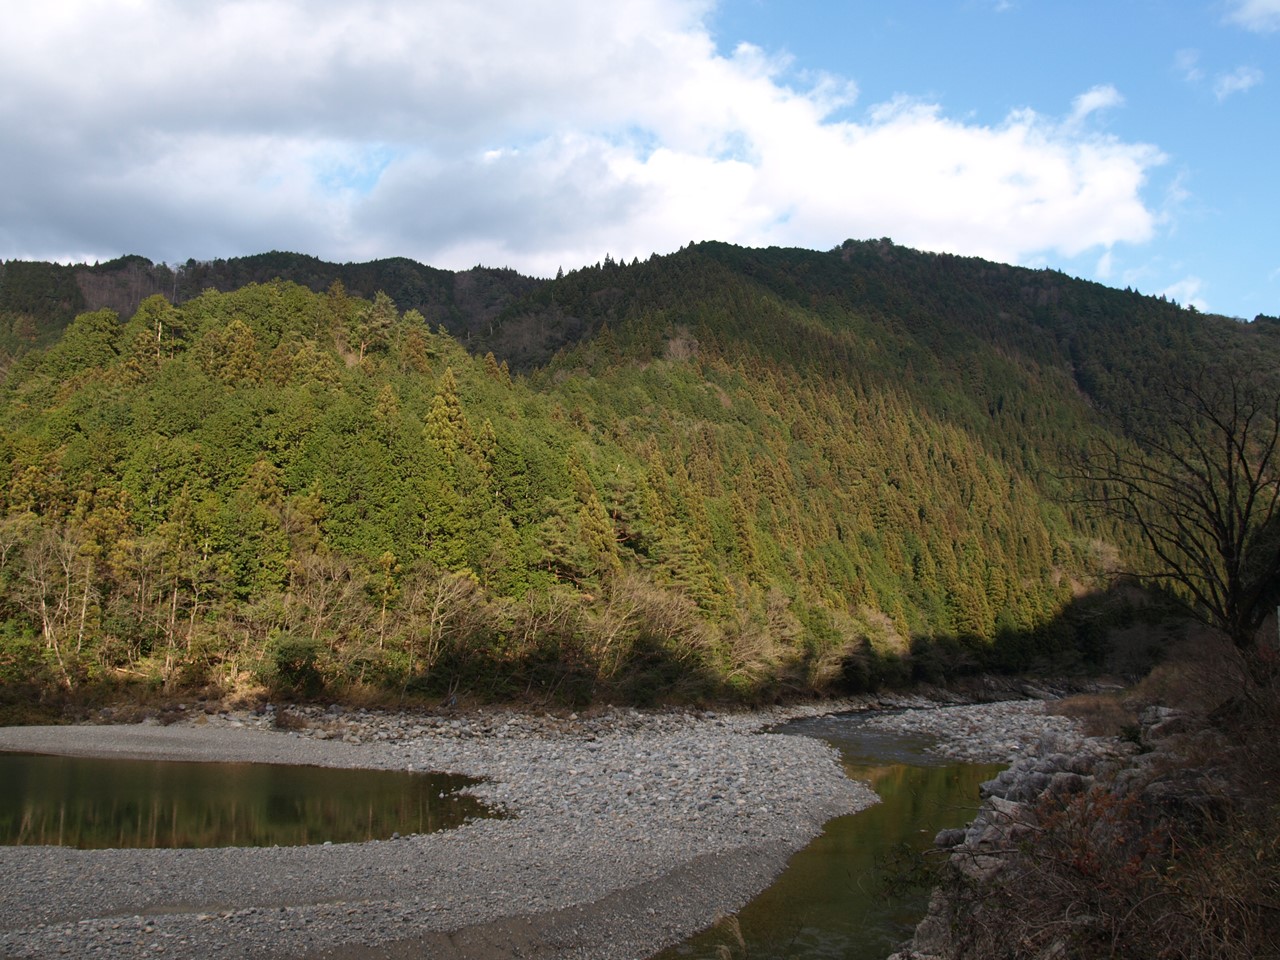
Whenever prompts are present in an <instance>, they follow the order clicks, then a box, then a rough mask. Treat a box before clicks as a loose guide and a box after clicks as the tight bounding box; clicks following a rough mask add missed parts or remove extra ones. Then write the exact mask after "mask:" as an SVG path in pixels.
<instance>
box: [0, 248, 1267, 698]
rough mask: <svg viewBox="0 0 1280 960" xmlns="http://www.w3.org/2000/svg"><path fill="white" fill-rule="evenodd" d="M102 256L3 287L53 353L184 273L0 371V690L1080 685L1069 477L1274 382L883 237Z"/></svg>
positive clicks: (1254, 334) (1144, 329)
mask: <svg viewBox="0 0 1280 960" xmlns="http://www.w3.org/2000/svg"><path fill="white" fill-rule="evenodd" d="M104 266H105V265H104ZM124 267H125V268H126V269H125V271H124V273H120V272H118V271H117V273H115V274H111V276H113V277H114V278H115V279H113V280H112V281H111V284H116V286H111V284H104V286H103V287H101V288H98V287H95V286H94V284H93V283H91V282H90V283H86V282H83V281H82V280H79V279H76V278H77V277H78V276H79V275H78V274H76V272H75V269H74V268H63V269H65V270H67V271H70V274H69V276H70V277H71V280H68V279H67V276H68V274H62V273H58V272H57V271H54V272H49V271H45V273H44V274H40V275H41V276H44V277H45V279H46V281H48V282H47V283H46V287H47V291H46V294H42V295H41V296H40V297H37V296H35V294H32V293H31V292H30V291H32V290H35V289H36V288H37V287H38V284H35V283H34V282H32V283H29V284H27V286H26V287H20V289H21V290H26V291H27V293H26V294H23V296H25V297H26V299H22V297H17V295H16V294H14V293H13V292H12V291H13V289H14V288H13V287H12V281H13V278H14V277H15V276H16V275H20V274H22V273H23V271H24V270H28V269H29V270H30V272H31V273H32V274H33V275H36V274H39V271H38V270H36V268H35V267H30V268H28V267H27V266H19V265H15V264H12V263H10V264H6V265H5V275H4V282H5V287H4V288H3V289H4V290H7V291H9V292H7V293H5V294H4V296H5V297H8V298H9V299H6V300H4V301H3V302H4V304H5V308H6V309H7V310H9V311H10V313H9V316H10V317H13V316H15V315H16V314H15V313H14V312H13V311H14V310H16V309H19V308H20V309H21V310H25V311H27V313H26V314H24V316H26V317H28V318H29V322H30V324H31V325H34V326H37V327H39V328H40V329H43V330H46V331H48V338H53V337H54V336H55V333H54V331H56V330H57V328H58V324H59V323H60V322H62V321H61V320H60V317H61V314H60V313H59V311H63V312H65V310H67V309H70V308H72V307H77V308H78V305H80V304H81V303H82V301H78V300H76V293H77V291H78V293H79V295H80V296H81V297H84V298H88V297H89V296H90V295H91V294H92V295H94V296H97V297H98V298H99V300H102V299H103V298H105V297H106V296H107V294H106V293H103V290H106V289H107V288H108V287H110V288H111V289H112V290H118V286H119V284H120V283H123V282H124V281H122V280H121V279H120V278H121V277H122V276H126V275H129V271H133V272H134V273H133V275H136V276H138V277H141V278H144V279H145V282H143V280H139V281H138V286H137V288H136V290H137V292H142V291H143V290H145V289H149V288H148V287H147V286H146V284H148V283H151V284H153V285H154V284H163V283H164V282H170V283H172V282H173V281H174V279H175V278H178V281H179V282H178V284H177V286H176V287H173V288H171V289H177V290H178V295H177V297H176V299H177V301H178V303H177V304H176V305H175V304H174V303H173V302H170V299H166V297H172V293H171V290H164V291H163V293H164V294H165V295H164V296H161V295H151V296H148V297H146V298H143V299H141V300H140V301H139V305H138V306H137V308H136V310H134V311H133V312H131V313H127V314H124V315H121V314H119V313H117V312H116V311H114V310H112V309H109V308H105V307H104V308H100V309H92V310H87V311H85V312H81V313H80V314H79V315H78V316H77V317H76V318H75V319H74V321H73V322H71V323H70V324H69V325H68V326H67V327H66V329H65V332H64V333H62V334H61V336H59V337H57V338H56V341H55V342H52V343H51V344H50V345H49V346H47V347H45V348H23V349H21V350H18V351H17V354H18V355H19V356H20V359H17V360H16V361H14V362H12V364H11V366H10V368H9V370H8V373H7V375H6V378H5V382H4V385H3V408H2V410H0V449H2V450H3V453H4V455H3V458H2V459H0V472H2V473H3V479H4V490H5V493H4V495H3V501H2V502H0V508H2V509H3V515H4V519H3V521H2V522H0V525H2V531H3V534H2V535H3V544H4V546H3V567H2V568H0V577H2V578H3V581H2V585H3V594H2V597H3V599H2V600H0V618H2V620H3V627H2V630H3V632H2V634H0V636H2V637H3V639H2V640H0V643H2V644H3V647H2V652H0V681H2V682H4V683H8V684H15V683H21V682H38V683H42V684H48V685H52V686H57V685H62V686H64V687H65V686H74V685H83V684H86V683H93V682H120V681H122V680H123V679H126V678H135V679H137V678H141V679H144V680H146V681H147V682H152V683H156V684H165V685H168V686H174V685H177V686H201V685H209V686H211V687H216V688H219V689H222V690H227V689H235V688H240V689H243V688H246V687H248V686H251V685H252V684H255V683H263V684H268V685H273V686H275V687H277V688H285V689H293V690H296V691H298V692H301V693H314V692H317V691H318V690H319V689H320V688H321V687H322V686H328V687H331V688H334V689H343V688H347V689H350V688H352V687H358V686H361V685H367V686H372V687H375V688H380V689H391V690H396V691H402V692H408V693H415V692H416V693H418V694H421V695H430V696H437V695H440V694H442V693H447V692H450V691H453V692H463V693H469V694H473V695H477V696H524V695H529V696H539V697H546V698H561V699H566V700H570V701H575V702H576V701H582V700H586V699H589V698H592V697H608V698H628V699H633V700H641V701H647V700H653V699H662V698H687V699H699V698H706V697H719V696H737V697H745V698H761V697H771V696H775V695H780V694H785V693H787V692H793V693H795V692H821V691H827V690H832V689H854V688H860V687H866V686H874V685H877V684H879V683H883V682H894V681H900V680H904V679H908V678H910V677H915V678H918V679H940V678H942V677H944V676H954V675H956V674H957V673H959V672H963V671H965V670H974V669H988V670H990V669H1026V668H1029V667H1046V666H1053V667H1054V668H1055V669H1073V668H1078V667H1081V666H1084V665H1088V664H1090V663H1092V664H1095V665H1096V664H1098V663H1100V662H1101V661H1102V660H1103V658H1104V657H1105V656H1106V649H1105V644H1104V642H1103V641H1104V638H1105V630H1104V629H1102V627H1105V623H1106V621H1105V615H1106V611H1109V610H1111V607H1109V606H1107V605H1105V604H1101V605H1100V602H1099V603H1094V602H1092V601H1090V599H1089V597H1090V595H1091V594H1092V593H1093V592H1095V591H1101V590H1102V588H1103V587H1105V585H1106V580H1105V576H1104V575H1105V574H1106V572H1107V570H1108V569H1109V568H1110V567H1111V566H1113V565H1114V563H1115V559H1116V557H1117V556H1125V557H1128V558H1131V559H1138V560H1140V547H1139V545H1138V544H1137V543H1136V542H1134V541H1133V540H1131V539H1129V537H1130V534H1128V533H1127V531H1125V530H1122V529H1116V528H1112V527H1109V526H1098V525H1096V524H1095V522H1094V521H1093V520H1091V519H1090V518H1088V517H1087V516H1086V515H1084V514H1083V513H1081V512H1080V511H1079V510H1077V509H1075V508H1074V507H1073V505H1072V503H1073V495H1074V493H1075V492H1076V491H1074V490H1073V488H1072V487H1071V486H1070V484H1069V483H1067V482H1066V481H1064V480H1062V479H1060V478H1061V477H1062V476H1063V475H1064V474H1065V473H1066V471H1065V470H1064V469H1063V467H1064V463H1065V460H1064V458H1066V457H1069V456H1070V454H1071V453H1072V451H1074V450H1078V449H1079V448H1080V446H1081V445H1082V444H1084V443H1086V442H1087V441H1088V440H1089V438H1091V437H1098V436H1112V437H1115V438H1118V442H1125V441H1124V440H1123V435H1122V427H1121V423H1122V422H1123V421H1124V419H1125V418H1131V417H1132V416H1133V414H1134V412H1135V411H1140V410H1142V409H1144V408H1145V407H1146V406H1149V405H1150V403H1151V402H1152V401H1153V400H1156V399H1158V397H1159V393H1160V389H1161V386H1162V385H1163V384H1165V383H1169V382H1176V381H1177V380H1178V379H1179V378H1185V377H1190V376H1192V375H1194V374H1195V373H1197V372H1198V371H1200V370H1201V369H1202V368H1204V367H1206V366H1210V365H1213V364H1221V363H1226V364H1230V363H1233V362H1235V360H1237V359H1240V358H1248V359H1249V360H1250V361H1251V362H1266V363H1270V364H1271V365H1272V366H1274V365H1275V362H1276V361H1277V360H1280V328H1277V327H1276V325H1274V324H1270V323H1264V322H1259V323H1255V324H1250V325H1244V324H1240V323H1237V322H1235V321H1230V320H1226V319H1224V318H1220V317H1212V316H1203V315H1200V314H1196V313H1194V312H1192V311H1187V310H1183V309H1181V308H1179V307H1177V306H1176V305H1173V304H1170V303H1167V302H1164V301H1162V300H1158V299H1153V298H1150V297H1143V296H1140V295H1138V294H1136V293H1132V292H1126V291H1118V290H1113V289H1110V288H1106V287H1102V286H1100V285H1097V284H1091V283H1084V282H1081V281H1076V280H1072V279H1069V278H1067V277H1065V276H1064V275H1062V274H1059V273H1055V272H1051V271H1032V270H1026V269H1021V268H1014V267H1007V266H1003V265H999V264H992V263H987V262H984V261H980V260H972V259H963V258H957V257H948V256H939V255H930V254H921V253H917V252H914V251H911V250H907V249H904V248H900V247H896V246H894V245H892V244H890V243H889V242H888V241H875V242H866V243H856V242H850V243H846V244H845V245H843V246H842V247H841V248H839V249H837V250H834V251H830V252H825V253H819V252H812V251H802V250H776V249H771V250H749V249H742V248H737V247H731V246H727V245H723V244H700V245H696V246H692V247H689V248H687V249H685V250H682V251H680V252H679V253H676V254H673V255H670V256H667V257H653V258H651V259H650V260H649V261H647V262H645V263H633V264H631V265H624V264H617V263H613V262H611V261H606V262H604V263H602V264H598V265H596V266H594V267H589V268H585V269H582V270H578V271H574V272H571V273H569V274H567V275H564V276H562V277H559V278H557V279H556V280H554V281H533V280H528V279H527V278H521V277H519V276H518V275H516V274H513V273H511V272H510V271H481V270H479V269H477V270H476V271H468V272H467V273H462V274H450V273H448V272H446V271H433V270H430V269H429V268H423V267H421V266H420V265H416V264H412V263H411V262H410V261H382V262H380V264H379V265H377V266H376V268H375V265H356V266H352V265H348V266H345V267H341V268H337V267H334V266H333V265H325V264H322V263H320V261H315V260H313V259H311V258H304V257H298V256H295V255H266V256H265V257H263V258H245V259H244V260H242V261H227V262H226V265H225V266H223V267H220V268H218V270H214V271H213V272H212V273H211V274H210V275H208V276H205V277H203V279H201V278H198V277H196V274H197V273H198V272H199V271H198V265H189V266H188V271H189V272H190V274H191V275H190V276H188V275H187V273H186V272H180V273H172V272H170V275H169V276H168V277H167V278H166V276H165V274H164V271H165V270H167V269H168V268H163V269H161V268H156V267H155V266H154V265H149V264H148V263H147V262H146V261H131V262H130V263H126V264H124ZM84 269H85V270H87V271H89V273H90V275H92V274H93V271H94V270H95V269H98V270H101V269H102V268H84ZM219 270H220V271H221V272H218V271H219ZM255 271H256V272H255ZM361 271H363V272H361ZM267 274H272V276H267ZM276 277H279V278H283V279H276ZM49 278H53V279H52V280H51V279H49ZM147 278H149V279H147ZM54 280H56V281H57V282H56V283H55V282H53V281H54ZM334 280H340V281H341V285H338V286H335V285H334V284H333V281H334ZM72 281H74V283H73V282H72ZM244 281H252V282H248V283H247V284H245V285H240V286H235V284H242V283H243V282H244ZM199 283H205V285H206V286H208V287H210V288H213V287H217V286H218V285H219V284H225V285H226V286H227V287H229V288H231V287H233V286H234V289H227V290H224V291H222V292H219V291H218V290H217V289H208V290H206V291H205V292H203V293H199V294H191V292H190V287H189V286H185V287H184V286H183V285H184V284H199ZM375 283H376V284H378V286H376V287H375V286H374V284H375ZM94 291H97V292H96V293H95V292H94ZM319 291H324V292H319ZM357 292H358V293H360V294H363V296H357V295H356V293H357ZM111 295H112V296H114V295H115V294H114V293H113V294H111ZM15 298H16V299H15ZM42 298H43V299H42ZM401 298H404V299H401ZM41 304H43V306H41ZM83 305H84V306H88V305H89V300H88V299H85V300H84V301H83ZM40 310H44V312H43V313H40V312H39V311H40ZM442 324H443V329H441V325H442ZM13 329H16V327H14V328H13ZM449 331H453V332H455V333H457V334H460V335H461V338H462V339H461V340H460V339H459V338H457V337H455V336H453V335H450V333H449ZM31 339H32V340H33V341H39V339H40V338H39V337H33V338H31ZM464 342H465V345H464ZM1100 617H1102V619H1100Z"/></svg>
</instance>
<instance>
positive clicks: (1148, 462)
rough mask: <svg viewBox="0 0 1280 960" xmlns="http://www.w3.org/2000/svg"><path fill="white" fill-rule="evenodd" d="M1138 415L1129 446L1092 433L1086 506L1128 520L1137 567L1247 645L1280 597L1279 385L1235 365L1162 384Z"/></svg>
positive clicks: (1085, 467) (1084, 471)
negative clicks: (1162, 391)
mask: <svg viewBox="0 0 1280 960" xmlns="http://www.w3.org/2000/svg"><path fill="white" fill-rule="evenodd" d="M1166 401H1167V403H1166V405H1165V406H1164V407H1163V408H1162V409H1161V410H1160V411H1153V410H1143V411H1137V412H1136V413H1137V416H1139V417H1141V418H1142V419H1141V426H1137V427H1131V428H1130V430H1129V434H1130V437H1131V438H1132V441H1133V442H1132V444H1128V443H1124V442H1123V441H1119V440H1113V439H1107V440H1102V441H1098V442H1097V443H1096V444H1094V446H1093V447H1092V449H1091V450H1090V451H1089V452H1088V453H1087V454H1086V455H1085V456H1084V457H1083V458H1082V460H1081V463H1080V467H1081V471H1080V477H1079V479H1085V480H1087V481H1089V482H1090V484H1091V487H1092V491H1093V492H1092V493H1091V494H1090V495H1089V497H1088V500H1089V502H1090V503H1091V504H1092V505H1094V506H1095V507H1097V508H1099V509H1100V510H1101V512H1103V513H1104V514H1106V515H1109V516H1111V517H1114V518H1116V519H1118V520H1120V521H1121V522H1124V523H1130V524H1133V525H1134V526H1135V527H1136V529H1137V530H1138V531H1139V532H1140V533H1141V536H1142V539H1143V541H1144V542H1145V544H1146V546H1147V547H1148V548H1149V550H1150V554H1151V557H1152V560H1151V562H1150V564H1149V565H1148V567H1147V569H1146V570H1144V571H1143V575H1144V576H1145V577H1147V578H1149V579H1153V580H1155V581H1156V582H1159V583H1162V584H1165V585H1166V586H1171V587H1173V588H1174V590H1175V592H1176V593H1177V594H1178V595H1179V596H1180V597H1182V598H1183V599H1184V600H1185V601H1186V602H1187V606H1188V607H1189V609H1190V610H1191V612H1192V613H1193V614H1194V615H1196V616H1197V617H1198V618H1199V619H1200V620H1202V621H1203V622H1204V623H1206V624H1208V625H1209V626H1211V627H1214V628H1216V629H1218V630H1221V631H1222V632H1223V633H1225V634H1226V635H1227V636H1228V637H1230V638H1231V640H1232V642H1233V643H1234V644H1235V645H1236V646H1237V647H1238V648H1240V649H1241V650H1244V651H1251V650H1253V649H1254V647H1255V644H1256V642H1257V637H1258V631H1259V628H1260V627H1261V625H1262V623H1263V621H1264V620H1265V619H1266V618H1267V615H1268V614H1269V613H1270V612H1271V610H1272V609H1273V605H1274V604H1275V602H1276V600H1277V598H1278V594H1280V389H1278V388H1277V384H1276V381H1275V377H1274V375H1271V374H1267V373H1262V372H1257V371H1244V370H1241V369H1238V368H1237V369H1235V370H1232V371H1227V372H1224V373H1222V374H1220V375H1219V376H1217V377H1213V378H1211V376H1210V375H1209V374H1208V373H1204V374H1202V375H1201V376H1200V377H1199V378H1198V379H1197V380H1195V381H1193V382H1191V383H1188V384H1185V385H1183V386H1180V387H1177V388H1170V389H1169V390H1168V391H1167V396H1166Z"/></svg>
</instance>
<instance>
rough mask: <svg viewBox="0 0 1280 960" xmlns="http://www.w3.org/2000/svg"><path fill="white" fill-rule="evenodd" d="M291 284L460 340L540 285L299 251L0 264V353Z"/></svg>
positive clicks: (512, 276)
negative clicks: (224, 295) (158, 307)
mask: <svg viewBox="0 0 1280 960" xmlns="http://www.w3.org/2000/svg"><path fill="white" fill-rule="evenodd" d="M277 279H284V280H291V281H293V282H294V283H297V284H299V285H301V286H304V287H307V288H308V289H310V290H313V291H315V292H317V293H322V292H324V291H325V290H327V289H328V288H329V285H330V284H332V283H333V281H334V280H339V281H341V283H342V284H343V285H344V287H345V288H346V289H347V290H348V292H349V293H350V294H351V295H352V296H357V297H359V296H363V297H366V298H368V299H372V298H373V296H374V294H376V293H378V292H382V293H385V294H387V295H388V296H389V297H391V298H392V299H393V300H395V302H396V304H397V305H398V306H399V307H400V309H401V310H417V311H418V312H419V313H421V314H422V315H423V316H424V317H425V318H426V319H427V321H428V322H430V323H431V324H432V325H435V324H444V326H445V327H446V328H447V329H448V330H449V331H450V332H452V333H453V334H454V335H456V336H458V337H461V338H463V339H466V338H469V337H471V336H472V335H474V334H477V333H481V332H484V331H486V330H487V329H488V328H489V326H490V324H491V322H492V320H493V317H494V316H495V315H496V314H497V313H498V312H499V311H500V310H501V309H502V308H503V307H505V306H507V305H508V304H509V303H510V302H511V301H513V300H514V299H515V298H517V297H519V296H521V295H523V294H525V293H528V292H529V291H531V290H533V289H535V288H536V287H537V286H539V284H541V283H542V282H543V281H540V280H536V279H533V278H531V277H523V276H520V275H519V274H517V273H516V272H515V271H513V270H496V269H490V268H487V267H476V268H474V269H472V270H465V271H462V272H460V273H454V272H451V271H448V270H436V269H434V268H432V267H428V266H424V265H423V264H420V263H415V262H414V261H412V260H407V259H405V258H403V257H395V258H392V259H389V260H374V261H371V262H369V263H343V264H338V263H326V262H325V261H323V260H319V259H317V258H315V257H309V256H305V255H303V254H297V253H279V252H274V253H263V254H258V255H256V256H252V257H233V258H231V259H229V260H202V261H197V260H188V261H187V262H186V263H185V264H180V265H178V266H176V267H171V266H169V265H168V264H163V263H160V264H156V263H152V262H151V261H150V260H148V259H146V258H145V257H139V256H127V257H120V258H118V259H116V260H110V261H108V262H107V263H100V264H93V265H92V266H89V265H87V264H75V265H67V264H58V263H44V262H27V261H21V260H11V261H9V262H7V263H5V262H0V354H8V355H9V356H12V355H14V354H16V353H20V352H21V351H22V350H24V349H27V348H30V347H32V346H37V345H41V346H43V345H47V344H48V343H49V342H51V341H52V340H54V339H56V338H57V336H58V335H59V334H60V333H61V331H62V330H63V329H64V328H65V327H66V325H67V324H68V323H70V322H71V320H72V318H73V317H75V316H76V315H77V314H78V313H81V312H84V311H86V310H90V311H91V310H100V309H102V308H103V307H108V308H110V309H112V310H114V311H115V312H116V313H117V314H119V315H120V316H122V317H131V316H133V313H134V311H136V310H137V309H138V306H139V305H140V304H141V303H142V301H143V300H145V299H146V298H147V297H149V296H153V295H155V294H160V295H162V296H164V297H165V299H167V300H168V301H169V302H171V303H175V304H181V303H184V302H186V301H187V300H190V299H192V298H194V297H197V296H199V295H200V294H202V293H204V292H205V291H206V290H220V291H223V292H229V291H232V290H238V289H239V288H241V287H243V286H246V285H247V284H250V283H269V282H270V281H272V280H277Z"/></svg>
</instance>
